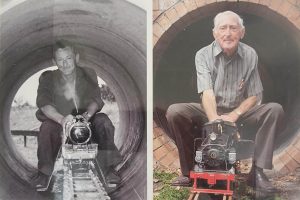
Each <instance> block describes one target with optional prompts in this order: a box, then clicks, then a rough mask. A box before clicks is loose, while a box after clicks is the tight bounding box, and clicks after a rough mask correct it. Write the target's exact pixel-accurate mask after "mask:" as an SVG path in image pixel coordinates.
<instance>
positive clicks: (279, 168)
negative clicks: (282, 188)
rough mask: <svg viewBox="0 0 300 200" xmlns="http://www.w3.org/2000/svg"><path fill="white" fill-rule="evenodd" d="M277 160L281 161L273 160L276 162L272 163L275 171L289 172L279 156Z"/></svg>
mask: <svg viewBox="0 0 300 200" xmlns="http://www.w3.org/2000/svg"><path fill="white" fill-rule="evenodd" d="M279 160H280V161H281V162H276V161H275V162H274V163H276V164H274V168H275V170H276V171H278V172H280V173H281V174H287V173H289V172H290V171H289V169H288V168H287V166H286V165H285V164H284V163H283V162H282V159H281V156H280V157H279Z"/></svg>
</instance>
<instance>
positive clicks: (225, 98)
mask: <svg viewBox="0 0 300 200" xmlns="http://www.w3.org/2000/svg"><path fill="white" fill-rule="evenodd" d="M244 34H245V28H244V25H243V20H242V19H241V18H240V17H239V16H238V15H237V14H236V13H234V12H231V11H225V12H222V13H219V14H218V15H217V16H216V17H215V19H214V28H213V36H214V38H215V41H214V42H212V43H211V44H210V45H208V46H206V47H204V48H202V49H200V50H199V51H198V52H197V54H196V57H195V64H196V71H197V87H198V93H199V95H200V99H201V104H197V103H180V104H173V105H171V106H170V107H169V108H168V110H167V113H166V118H167V120H168V123H169V128H170V135H171V137H172V138H173V139H174V141H175V143H176V145H177V147H178V150H179V158H180V165H181V171H182V176H180V177H178V178H177V179H175V181H174V182H173V185H188V184H189V183H190V180H189V178H188V175H189V171H190V170H191V169H192V168H193V148H191V147H192V146H193V139H194V135H193V134H192V129H193V126H194V125H195V124H200V126H201V125H203V124H204V123H205V122H207V121H214V120H217V119H221V120H224V121H229V122H237V123H243V125H244V127H245V128H246V129H248V130H251V131H253V132H254V133H255V132H256V136H255V152H254V157H253V165H252V166H253V167H252V169H251V172H250V174H249V179H248V183H249V184H250V185H251V186H253V187H254V186H255V187H256V188H257V189H259V190H263V191H266V192H274V191H275V188H274V187H273V186H272V184H271V183H270V182H269V180H268V178H267V177H266V175H265V174H264V172H263V169H271V168H272V158H273V147H274V140H275V137H276V133H277V132H278V131H280V130H281V128H282V126H283V118H284V111H283V109H282V106H281V105H279V104H277V103H267V104H260V102H261V96H262V91H263V88H262V83H261V80H260V77H259V73H258V67H257V62H258V58H257V54H256V52H255V50H254V49H253V48H251V47H249V46H248V45H246V44H244V43H242V42H240V40H241V39H242V38H243V36H244Z"/></svg>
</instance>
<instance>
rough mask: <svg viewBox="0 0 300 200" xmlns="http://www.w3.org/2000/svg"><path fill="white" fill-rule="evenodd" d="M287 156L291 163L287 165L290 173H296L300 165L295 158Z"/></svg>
mask: <svg viewBox="0 0 300 200" xmlns="http://www.w3.org/2000/svg"><path fill="white" fill-rule="evenodd" d="M286 156H287V157H289V161H288V162H287V163H286V165H285V166H286V167H287V168H288V169H289V171H290V172H293V171H295V169H296V168H298V167H299V163H297V162H296V161H295V160H294V159H293V158H291V156H289V155H286Z"/></svg>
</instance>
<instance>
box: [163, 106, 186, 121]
mask: <svg viewBox="0 0 300 200" xmlns="http://www.w3.org/2000/svg"><path fill="white" fill-rule="evenodd" d="M184 110H185V107H184V105H183V104H181V103H177V104H172V105H170V106H169V108H168V109H167V112H166V118H167V120H168V122H171V121H175V120H176V119H178V117H180V115H181V113H182V112H184Z"/></svg>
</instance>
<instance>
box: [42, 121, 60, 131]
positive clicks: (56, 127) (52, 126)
mask: <svg viewBox="0 0 300 200" xmlns="http://www.w3.org/2000/svg"><path fill="white" fill-rule="evenodd" d="M61 131H62V127H61V125H60V124H58V123H56V122H54V121H52V120H46V121H43V122H42V124H41V127H40V133H42V134H43V133H52V132H61Z"/></svg>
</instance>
